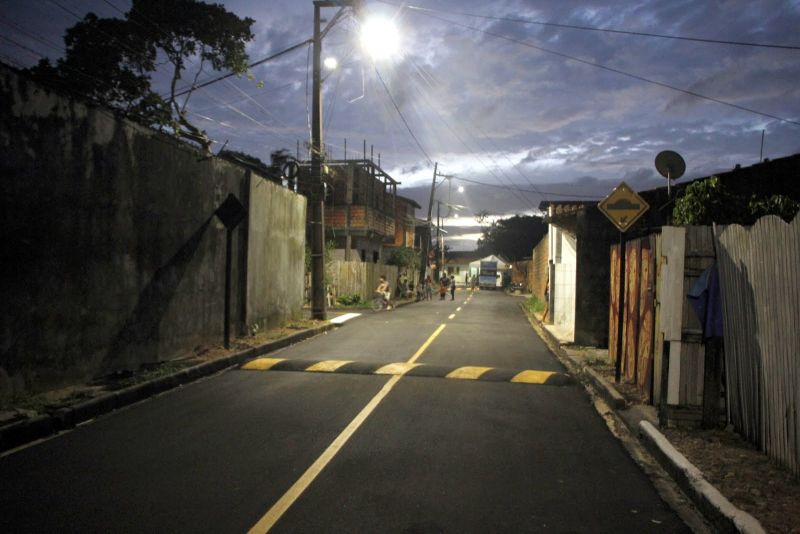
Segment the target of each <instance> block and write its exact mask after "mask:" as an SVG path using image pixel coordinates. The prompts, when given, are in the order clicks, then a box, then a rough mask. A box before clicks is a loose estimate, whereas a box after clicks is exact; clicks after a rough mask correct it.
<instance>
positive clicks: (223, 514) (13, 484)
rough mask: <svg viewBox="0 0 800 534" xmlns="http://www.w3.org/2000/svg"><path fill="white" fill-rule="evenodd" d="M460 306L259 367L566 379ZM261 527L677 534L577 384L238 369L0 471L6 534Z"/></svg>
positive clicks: (543, 355) (512, 302) (321, 342)
mask: <svg viewBox="0 0 800 534" xmlns="http://www.w3.org/2000/svg"><path fill="white" fill-rule="evenodd" d="M467 296H468V293H465V292H463V291H459V292H457V293H456V297H457V299H456V301H450V300H449V296H448V300H447V301H445V302H441V301H438V300H434V301H432V302H423V303H418V304H414V305H412V306H407V307H403V308H400V309H397V310H394V311H391V312H378V313H372V312H368V313H367V314H365V316H364V317H360V318H358V319H355V320H352V321H350V322H348V323H347V324H346V325H345V326H344V327H343V328H340V329H338V330H336V331H333V332H331V333H329V334H326V335H321V336H318V337H316V338H313V339H311V340H309V341H306V342H303V343H300V344H298V345H295V346H293V347H289V348H286V349H283V350H281V351H279V352H278V353H275V354H271V355H270V357H279V358H286V359H307V360H355V361H366V362H376V363H389V362H406V361H408V360H409V359H410V358H412V357H416V358H417V360H416V361H417V362H418V363H428V364H436V365H443V366H454V367H458V366H487V367H504V368H512V369H519V370H523V369H532V370H543V371H563V369H562V368H561V366H560V364H559V363H558V362H557V360H556V359H555V358H554V357H553V356H552V355H551V354H550V353H549V352H548V351H547V349H546V348H545V346H544V344H543V343H542V342H541V341H540V340H539V338H538V337H537V336H536V335H535V333H534V332H533V331H532V329H531V328H530V326H529V325H528V323H527V321H526V319H525V317H524V315H523V314H522V312H521V311H520V310H519V308H518V300H517V299H515V298H514V297H508V296H505V295H503V294H499V293H494V292H479V293H476V295H475V296H474V298H472V299H470V300H469V301H466V302H465V299H466V297H467ZM458 308H460V311H457V309H458ZM451 314H455V315H454V316H452V318H451ZM443 324H444V325H446V326H445V327H444V328H443V329H441V325H443ZM437 331H438V332H439V333H438V335H437V336H436V337H435V338H434V339H433V340H432V341H431V336H432V335H433V334H434V333H435V332H437ZM426 342H428V344H427V346H425V350H424V351H422V352H420V348H421V347H423V346H424V345H425V344H426ZM332 444H333V446H332ZM312 466H313V467H312ZM310 467H311V469H310V470H309V468H310ZM276 503H277V504H276ZM267 526H269V527H271V528H272V530H271V531H272V532H419V533H422V532H426V533H427V532H551V531H552V532H685V531H688V528H687V527H686V526H685V525H683V523H681V521H680V519H679V518H678V517H677V515H676V514H675V513H674V512H672V511H671V510H670V509H669V507H668V506H667V505H666V504H664V503H663V502H662V500H661V499H660V498H659V496H658V494H657V493H656V491H655V490H654V489H653V487H652V485H651V484H650V482H649V480H648V479H647V478H646V477H645V475H644V474H643V473H642V471H641V470H640V469H639V468H638V467H637V466H636V465H635V464H634V463H633V461H632V460H631V459H630V458H629V456H628V455H627V454H626V452H625V450H624V449H623V447H622V445H621V444H620V443H619V442H618V441H617V440H616V439H615V438H614V437H613V436H612V435H611V434H610V433H609V431H608V430H607V427H606V425H605V423H604V421H603V420H602V419H601V418H600V417H599V416H598V415H597V413H596V412H595V410H594V408H593V407H592V406H591V404H590V402H589V398H588V397H587V396H586V394H585V393H584V392H583V390H582V389H581V388H580V386H578V385H567V386H561V387H556V386H545V385H533V384H520V383H510V382H484V381H475V380H453V379H446V378H428V377H413V376H399V375H397V376H387V375H373V374H362V375H359V374H339V373H314V372H286V371H275V370H271V371H254V370H232V371H228V372H226V373H223V374H220V375H217V376H215V377H212V378H209V379H206V380H202V381H200V382H196V383H194V384H191V385H189V386H186V387H183V388H180V389H178V390H175V391H172V392H169V393H167V394H164V395H161V396H158V397H155V398H153V399H150V400H148V401H145V402H142V403H140V404H138V405H134V406H132V407H130V408H127V409H125V410H121V411H119V412H116V413H113V414H110V415H108V416H105V417H102V418H100V419H98V420H96V421H93V422H91V423H89V424H86V425H83V426H81V427H79V428H77V429H75V430H73V431H71V432H68V433H64V434H62V435H60V436H57V437H55V438H53V439H50V440H47V441H44V442H42V443H39V444H36V445H34V446H31V447H28V448H25V449H22V450H20V451H17V452H15V453H13V454H10V455H7V456H4V457H2V458H0V531H2V532H28V531H35V532H53V531H59V532H65V531H66V532H89V531H91V532H100V531H102V532H246V531H248V530H250V529H251V528H253V527H258V528H257V529H256V530H259V529H262V528H264V527H267Z"/></svg>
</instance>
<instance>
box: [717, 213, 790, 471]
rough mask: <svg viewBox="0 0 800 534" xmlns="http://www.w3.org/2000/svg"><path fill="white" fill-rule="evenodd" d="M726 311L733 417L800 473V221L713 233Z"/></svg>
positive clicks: (770, 221)
mask: <svg viewBox="0 0 800 534" xmlns="http://www.w3.org/2000/svg"><path fill="white" fill-rule="evenodd" d="M714 236H715V238H716V244H717V255H718V262H719V270H720V284H721V288H722V301H723V310H724V329H725V357H726V383H727V391H728V400H729V402H728V416H729V419H730V421H731V422H732V423H733V424H734V426H735V427H736V428H737V430H739V431H740V432H741V433H742V434H743V435H744V436H745V437H746V438H747V439H749V440H750V441H752V442H753V443H756V444H757V445H758V446H759V447H760V448H761V450H763V451H764V452H766V454H767V455H768V456H770V457H771V458H773V459H775V460H777V461H778V462H780V463H781V464H783V465H784V466H786V467H787V468H789V469H790V470H791V472H792V473H793V474H794V476H795V477H798V476H800V424H799V423H800V421H798V411H800V330H799V328H800V217H796V218H795V219H794V221H793V222H792V223H791V224H786V223H785V222H784V221H783V220H781V219H780V218H778V217H775V216H768V217H764V218H762V219H760V220H759V221H758V222H756V224H755V225H753V226H752V227H749V228H745V227H741V226H739V225H730V226H718V227H715V229H714Z"/></svg>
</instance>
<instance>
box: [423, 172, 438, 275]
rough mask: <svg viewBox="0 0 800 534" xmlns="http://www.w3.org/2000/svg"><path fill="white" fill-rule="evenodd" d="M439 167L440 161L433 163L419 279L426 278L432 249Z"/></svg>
mask: <svg viewBox="0 0 800 534" xmlns="http://www.w3.org/2000/svg"><path fill="white" fill-rule="evenodd" d="M438 168H439V162H435V163H434V164H433V183H432V184H431V198H430V200H429V201H428V239H427V240H425V241H424V242H423V243H422V258H420V264H421V265H420V269H419V279H420V280H424V279H425V273H426V272H427V270H428V252H429V250H430V245H431V238H432V237H433V232H432V231H431V215H432V214H433V194H434V191H435V190H436V170H437V169H438Z"/></svg>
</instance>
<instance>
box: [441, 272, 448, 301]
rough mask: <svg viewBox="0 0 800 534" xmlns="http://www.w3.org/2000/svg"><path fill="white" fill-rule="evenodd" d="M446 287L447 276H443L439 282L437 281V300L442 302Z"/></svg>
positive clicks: (445, 294)
mask: <svg viewBox="0 0 800 534" xmlns="http://www.w3.org/2000/svg"><path fill="white" fill-rule="evenodd" d="M447 286H448V280H447V276H444V277H442V279H441V280H439V300H444V297H445V296H447Z"/></svg>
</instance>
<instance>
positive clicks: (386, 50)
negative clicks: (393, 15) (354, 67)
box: [360, 15, 400, 61]
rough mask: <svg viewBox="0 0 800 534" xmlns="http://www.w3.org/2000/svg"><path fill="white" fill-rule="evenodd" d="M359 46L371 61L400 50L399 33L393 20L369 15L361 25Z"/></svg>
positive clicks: (387, 56)
mask: <svg viewBox="0 0 800 534" xmlns="http://www.w3.org/2000/svg"><path fill="white" fill-rule="evenodd" d="M360 33H361V46H362V48H363V49H364V51H365V52H366V53H367V54H369V55H370V57H372V59H373V61H380V60H382V59H388V58H390V57H392V56H394V55H396V54H397V53H398V52H399V51H400V34H399V32H398V31H397V26H396V25H395V23H394V21H393V20H392V19H390V18H387V17H382V16H377V15H375V16H371V17H369V18H368V19H366V20H365V21H364V23H363V24H362V25H361V32H360Z"/></svg>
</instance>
